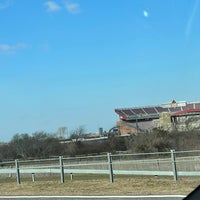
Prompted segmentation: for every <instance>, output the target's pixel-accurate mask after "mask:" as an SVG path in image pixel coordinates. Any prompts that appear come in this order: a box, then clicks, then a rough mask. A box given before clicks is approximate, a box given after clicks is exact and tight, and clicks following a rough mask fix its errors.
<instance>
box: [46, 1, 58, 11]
mask: <svg viewBox="0 0 200 200" xmlns="http://www.w3.org/2000/svg"><path fill="white" fill-rule="evenodd" d="M44 5H45V6H46V8H47V12H55V11H59V10H61V7H60V6H59V5H58V4H57V3H56V2H54V1H47V2H45V3H44Z"/></svg>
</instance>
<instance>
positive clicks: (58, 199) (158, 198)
mask: <svg viewBox="0 0 200 200" xmlns="http://www.w3.org/2000/svg"><path fill="white" fill-rule="evenodd" d="M184 197H185V196H183V195H153V196H0V200H14V199H16V200H26V199H29V200H47V199H50V200H75V199H78V200H92V199H99V200H114V199H115V200H130V199H133V200H182V199H183V198H184Z"/></svg>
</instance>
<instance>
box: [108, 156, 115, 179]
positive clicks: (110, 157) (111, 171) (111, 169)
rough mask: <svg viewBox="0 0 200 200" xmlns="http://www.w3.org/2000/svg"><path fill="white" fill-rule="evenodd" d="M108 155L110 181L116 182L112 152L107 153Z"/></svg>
mask: <svg viewBox="0 0 200 200" xmlns="http://www.w3.org/2000/svg"><path fill="white" fill-rule="evenodd" d="M107 157H108V166H109V175H110V182H111V183H113V182H114V176H113V166H112V156H111V153H107Z"/></svg>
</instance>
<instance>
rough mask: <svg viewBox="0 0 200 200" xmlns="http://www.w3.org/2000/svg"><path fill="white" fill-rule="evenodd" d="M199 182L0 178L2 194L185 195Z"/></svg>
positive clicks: (195, 179)
mask: <svg viewBox="0 0 200 200" xmlns="http://www.w3.org/2000/svg"><path fill="white" fill-rule="evenodd" d="M199 183H200V177H182V178H180V179H179V180H178V181H177V182H175V181H174V180H173V177H156V176H155V177H154V176H116V177H115V182H114V183H110V182H109V177H108V176H105V175H103V176H102V175H101V176H100V175H85V176H84V175H76V176H75V177H74V179H73V180H72V181H71V180H69V177H66V181H65V183H63V184H62V183H60V179H59V177H53V176H52V177H36V181H35V182H34V183H33V182H32V181H31V178H29V179H28V178H23V179H22V182H21V184H20V185H18V184H17V183H16V180H15V179H14V178H0V194H1V195H15V196H16V195H150V194H152V195H154V194H155V195H156V194H181V195H187V194H188V193H190V192H191V191H192V190H193V189H194V188H196V187H197V186H198V185H199Z"/></svg>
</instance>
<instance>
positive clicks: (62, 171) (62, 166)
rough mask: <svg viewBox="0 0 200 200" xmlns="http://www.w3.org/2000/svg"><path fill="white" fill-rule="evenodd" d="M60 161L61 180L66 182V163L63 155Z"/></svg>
mask: <svg viewBox="0 0 200 200" xmlns="http://www.w3.org/2000/svg"><path fill="white" fill-rule="evenodd" d="M59 162H60V182H61V183H64V182H65V173H64V164H63V157H62V156H59Z"/></svg>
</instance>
